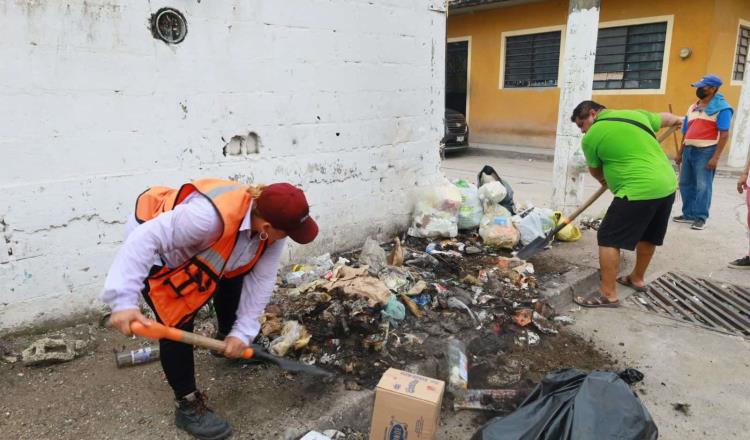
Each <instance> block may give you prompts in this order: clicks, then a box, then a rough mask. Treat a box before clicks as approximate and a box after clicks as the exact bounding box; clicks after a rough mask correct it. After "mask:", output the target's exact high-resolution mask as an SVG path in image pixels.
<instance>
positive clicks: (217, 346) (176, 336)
mask: <svg viewBox="0 0 750 440" xmlns="http://www.w3.org/2000/svg"><path fill="white" fill-rule="evenodd" d="M130 331H132V332H133V334H136V335H138V336H141V337H143V338H149V339H169V340H170V341H176V342H182V343H185V344H190V345H194V346H196V347H202V348H207V349H209V350H213V351H218V352H220V353H222V352H224V350H225V349H226V348H227V343H226V342H224V341H219V340H218V339H213V338H207V337H205V336H201V335H196V334H195V333H190V332H186V331H185V330H180V329H178V328H174V327H167V326H166V325H163V324H159V323H158V322H156V321H149V325H147V326H146V325H143V324H141V323H140V322H139V321H133V322H131V323H130ZM254 354H255V353H254V352H253V349H252V348H249V347H248V348H246V349H245V351H244V352H243V353H242V358H243V359H250V358H251V357H253V355H254Z"/></svg>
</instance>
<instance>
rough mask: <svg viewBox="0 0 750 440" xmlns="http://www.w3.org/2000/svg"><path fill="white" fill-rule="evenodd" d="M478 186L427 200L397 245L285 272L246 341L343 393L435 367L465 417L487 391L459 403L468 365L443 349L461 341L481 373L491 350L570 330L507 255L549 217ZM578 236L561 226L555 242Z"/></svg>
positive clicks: (450, 189)
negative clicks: (337, 377)
mask: <svg viewBox="0 0 750 440" xmlns="http://www.w3.org/2000/svg"><path fill="white" fill-rule="evenodd" d="M477 182H478V183H479V186H478V187H477V186H475V185H473V184H470V183H468V182H466V181H457V182H456V183H455V184H449V185H445V186H438V187H433V188H431V189H430V190H429V191H427V192H425V193H424V194H423V195H422V197H420V198H419V200H418V201H417V203H416V205H415V209H414V217H413V223H412V225H411V227H410V228H409V230H408V233H407V235H405V236H404V237H396V238H394V239H393V240H392V242H389V243H387V244H384V245H382V246H381V244H380V243H378V242H377V241H376V240H375V239H373V238H368V239H367V241H365V243H364V245H363V246H362V248H361V249H360V250H358V251H356V252H350V253H346V254H342V255H335V256H332V255H330V254H325V255H321V256H319V257H316V258H311V259H309V260H307V261H302V262H299V264H295V265H293V266H290V267H289V268H288V271H286V272H282V273H283V276H282V277H281V279H280V284H279V287H278V289H277V290H276V293H275V295H274V297H273V298H272V300H271V304H270V305H269V306H268V307H267V309H266V311H265V313H264V314H263V315H262V317H261V331H260V334H259V336H258V338H257V339H256V341H255V342H256V343H258V344H260V345H263V346H264V347H266V348H268V350H269V351H271V352H272V353H273V354H275V355H277V356H286V357H290V358H294V359H297V360H299V361H301V362H303V363H306V364H308V365H313V364H315V365H318V366H320V367H323V368H327V369H330V370H337V371H339V372H341V373H343V374H345V375H347V380H346V384H347V387H349V388H350V389H359V388H360V387H368V388H372V387H374V385H375V383H376V381H377V380H378V378H380V376H381V375H382V373H383V372H384V371H385V370H386V369H388V368H389V367H395V368H401V369H404V368H405V369H407V370H408V369H409V368H410V367H411V368H415V369H416V368H418V367H416V366H417V365H422V364H425V363H428V364H429V363H431V362H435V363H437V364H438V365H437V366H436V367H435V370H439V371H435V373H434V374H439V375H440V376H442V377H441V378H443V379H445V380H446V383H447V389H448V391H449V393H450V394H452V395H453V396H454V397H457V398H458V399H459V400H460V401H461V402H464V403H463V404H464V405H466V407H472V405H474V406H477V404H476V401H477V400H483V401H486V400H487V396H488V395H490V396H491V395H492V391H493V390H474V391H472V393H473V394H472V393H468V386H467V382H468V381H467V377H466V375H467V373H466V365H465V364H466V362H464V366H463V368H460V369H458V370H456V365H457V364H456V362H458V361H456V359H457V358H456V356H453V355H448V354H446V353H455V350H453V351H451V350H449V346H450V344H454V348H455V343H454V342H450V341H453V340H454V339H455V340H460V341H458V342H459V343H460V344H463V343H467V344H468V349H469V350H468V351H465V350H466V347H464V346H463V345H461V348H460V349H458V350H459V351H462V352H466V355H465V356H469V358H470V359H469V362H470V363H471V364H472V365H481V364H482V362H489V360H488V359H490V357H491V355H497V353H498V352H499V351H502V349H501V348H500V346H504V347H505V348H506V349H507V348H508V347H509V346H515V347H528V346H533V345H536V344H539V343H540V341H541V339H542V338H544V337H546V336H549V335H555V334H557V332H558V326H559V325H560V324H565V323H569V322H570V320H569V318H567V317H557V318H556V317H555V311H554V310H552V308H551V307H550V306H549V305H548V304H546V303H545V302H544V301H541V300H539V298H538V293H537V287H538V282H537V279H536V278H535V275H534V266H533V264H532V263H530V262H527V261H523V260H520V259H518V258H515V257H514V256H513V254H512V253H511V251H512V249H513V248H514V247H516V246H517V245H519V244H525V243H527V242H530V241H532V240H533V239H535V238H537V237H539V236H545V234H546V233H547V232H549V231H550V230H551V229H552V228H553V227H554V226H555V218H556V216H555V214H556V213H554V212H552V211H550V210H543V209H537V208H534V207H528V208H526V209H524V210H523V211H517V207H516V205H515V203H514V201H513V190H512V188H511V187H510V186H509V185H508V184H507V182H505V181H503V180H502V179H501V178H500V177H499V176H498V175H497V173H496V172H495V171H494V170H493V169H492V168H491V167H485V168H484V169H483V170H482V171H481V172H480V173H479V176H478V179H477ZM557 218H558V219H559V216H557ZM459 230H460V231H461V233H460V235H459ZM564 231H565V229H563V230H562V231H561V232H564ZM571 231H572V232H571ZM576 233H577V234H578V235H580V231H578V230H577V228H570V231H567V232H565V234H568V235H564V237H565V238H570V237H573V236H574V235H576ZM573 239H575V238H573ZM555 319H558V321H557V322H556V321H555ZM461 341H463V342H461ZM472 341H479V342H480V343H472ZM492 341H495V344H494V345H493V343H491V342H492ZM497 341H501V342H497ZM482 342H485V343H486V344H482ZM483 345H486V346H487V347H494V351H493V350H486V348H483V347H482V346H483ZM436 353H437V354H438V358H437V359H436V357H435V354H436ZM483 356H484V357H483ZM415 372H416V371H415ZM461 377H462V378H463V379H462V381H463V382H461V380H459V379H458V378H461ZM462 390H463V391H466V392H463V391H462ZM472 399H474V403H472V402H471V400H472ZM459 404H460V402H459ZM485 406H486V405H485Z"/></svg>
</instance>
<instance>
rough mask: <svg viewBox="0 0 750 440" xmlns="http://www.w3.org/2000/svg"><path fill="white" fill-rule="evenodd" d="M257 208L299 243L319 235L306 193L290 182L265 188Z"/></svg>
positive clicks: (264, 217)
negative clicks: (311, 215)
mask: <svg viewBox="0 0 750 440" xmlns="http://www.w3.org/2000/svg"><path fill="white" fill-rule="evenodd" d="M255 207H256V209H257V210H258V213H259V214H260V216H261V217H263V219H264V220H266V221H267V222H268V223H271V226H273V227H274V228H276V229H281V230H282V231H284V232H286V233H287V235H288V236H289V237H290V238H291V239H292V240H294V241H296V242H297V243H299V244H307V243H310V242H311V241H313V240H315V237H316V236H317V235H318V225H317V224H316V223H315V220H313V219H312V217H310V207H309V206H308V205H307V199H306V198H305V193H304V192H302V190H301V189H299V188H297V187H296V186H294V185H291V184H289V183H274V184H272V185H268V186H266V187H265V188H263V192H262V193H260V196H259V197H258V200H256V205H255Z"/></svg>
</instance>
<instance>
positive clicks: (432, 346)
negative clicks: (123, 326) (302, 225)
mask: <svg viewBox="0 0 750 440" xmlns="http://www.w3.org/2000/svg"><path fill="white" fill-rule="evenodd" d="M456 243H457V240H453V241H452V242H444V243H443V244H442V245H439V247H438V248H437V249H438V251H439V252H445V253H443V254H441V253H439V252H438V253H435V254H432V256H433V257H434V259H435V260H437V261H438V264H434V260H429V259H425V258H424V257H421V255H423V252H421V249H424V248H425V246H426V245H429V244H430V243H429V242H425V241H419V240H413V239H410V240H407V242H406V243H405V246H406V253H405V257H406V258H405V259H406V260H407V261H409V260H411V261H412V262H413V263H412V264H413V265H412V266H409V265H408V264H407V265H406V266H405V269H404V270H403V272H400V273H406V275H407V278H408V283H407V284H406V285H404V286H400V287H399V289H402V290H407V289H408V288H410V287H413V285H414V284H415V283H416V282H418V281H424V282H426V284H427V285H428V287H427V288H426V289H424V292H423V295H427V296H425V297H423V299H424V301H422V302H421V303H420V313H421V318H417V317H416V316H414V315H413V314H411V313H410V312H409V311H408V310H407V311H406V316H405V317H404V318H403V319H402V320H401V321H400V322H398V323H397V325H395V326H385V328H384V326H383V325H382V324H383V318H381V315H380V311H379V309H377V308H372V307H360V306H358V305H357V304H356V301H355V300H353V299H352V298H348V297H345V296H342V293H341V292H339V291H331V292H330V294H327V295H324V294H323V292H318V293H316V292H315V290H314V289H313V290H312V291H311V292H309V293H307V294H305V295H290V293H289V289H291V287H289V286H287V287H283V286H282V287H280V288H279V289H277V292H276V294H275V295H274V299H273V300H272V304H273V309H274V313H273V314H272V316H271V317H272V318H273V319H279V320H280V321H283V322H286V321H289V320H292V319H294V320H298V321H299V322H301V323H302V324H303V325H305V326H306V328H307V330H308V331H309V332H310V333H311V337H310V340H309V342H308V343H307V345H306V346H304V347H303V348H300V349H299V350H297V351H294V350H291V351H290V352H289V353H288V354H287V355H286V356H287V357H290V358H292V359H296V360H300V361H302V362H306V363H309V364H316V365H318V366H320V367H322V368H326V369H328V370H329V371H332V372H334V373H336V376H335V377H334V378H333V379H330V380H321V379H319V378H315V377H309V376H304V375H295V374H291V373H286V372H283V371H280V370H278V369H277V368H276V367H274V366H268V365H265V364H251V365H248V364H241V363H239V362H237V361H230V360H227V359H223V358H217V357H215V356H213V355H211V354H210V353H208V352H207V351H205V350H196V376H197V380H198V385H199V387H200V388H201V389H202V390H203V391H205V393H206V394H207V395H208V396H209V402H210V403H211V405H212V406H213V407H214V408H215V409H216V410H217V411H218V412H220V413H221V414H222V415H224V416H225V417H227V418H228V419H229V420H230V421H231V423H232V425H233V427H234V432H235V435H234V438H242V439H267V438H296V437H295V432H296V433H297V434H298V433H299V430H300V427H302V426H308V424H309V423H312V422H314V421H316V420H318V419H320V418H321V417H324V416H326V415H329V414H330V411H331V409H332V408H337V407H340V406H341V402H344V401H346V399H347V398H349V397H350V396H356V395H358V394H357V393H370V391H368V390H372V389H373V388H374V387H375V386H376V384H377V382H378V380H379V379H380V376H381V374H382V373H383V371H385V370H386V369H387V368H389V367H395V368H399V369H405V370H408V371H412V372H415V373H420V374H424V375H427V376H431V377H437V378H441V379H446V378H447V375H448V373H447V371H448V367H447V358H446V340H447V339H448V338H449V337H455V338H457V339H460V340H461V341H462V342H463V344H464V345H465V347H466V355H467V358H468V363H469V366H470V367H469V384H468V385H469V388H470V389H514V390H522V393H521V395H520V396H519V398H518V399H516V401H514V402H513V403H512V405H510V406H509V405H499V406H498V407H496V408H495V411H475V410H461V411H455V410H454V408H453V404H454V402H453V398H452V396H451V395H450V394H448V393H446V397H445V398H444V401H443V410H442V418H441V425H440V431H439V436H438V438H440V439H446V440H448V439H456V440H458V439H467V438H469V437H471V435H473V434H474V433H475V432H476V431H477V429H478V428H479V427H480V426H481V425H482V424H483V423H484V422H486V421H487V420H489V418H491V417H493V416H496V415H500V414H503V413H507V412H508V411H511V410H512V409H513V408H514V407H515V405H516V404H517V403H519V402H520V400H521V399H522V397H523V394H524V393H525V392H527V391H528V390H530V389H531V388H532V387H533V386H534V385H535V384H536V383H537V382H538V381H539V380H540V379H541V378H542V377H544V375H545V374H547V373H548V372H550V371H553V370H555V369H558V368H565V367H575V368H580V369H583V370H594V369H612V368H614V367H615V365H614V364H613V362H612V361H611V359H610V357H609V356H608V355H606V354H605V353H601V352H599V351H597V350H596V349H595V348H594V347H593V346H592V345H591V344H590V343H588V342H587V341H583V340H581V339H580V338H578V337H576V336H573V335H572V334H570V333H568V332H567V331H566V330H565V328H562V327H561V326H560V325H558V324H551V322H552V319H553V318H554V316H555V315H556V314H557V313H556V312H555V311H551V310H549V309H548V308H545V307H544V306H543V303H540V302H539V301H538V294H537V290H536V285H537V284H538V283H544V282H545V281H546V280H551V279H554V278H555V277H557V276H559V274H561V273H563V272H564V271H565V270H568V269H570V268H569V267H567V266H563V265H562V264H561V263H560V262H556V261H546V260H544V258H537V259H535V260H534V266H535V268H536V271H535V272H536V273H535V274H534V275H531V274H529V273H528V272H522V271H516V272H517V273H518V274H523V276H522V277H517V278H516V276H515V275H513V274H510V275H509V272H507V270H509V268H508V267H507V264H508V256H507V255H502V254H501V253H496V252H493V251H491V250H488V249H484V248H482V247H481V245H479V244H478V243H476V241H474V240H472V238H471V237H469V238H466V239H464V240H463V242H460V243H461V246H457V245H456ZM468 246H476V247H477V248H478V250H479V252H474V251H472V254H471V255H469V254H467V253H466V252H465V250H466V249H465V248H466V247H468ZM457 249H460V250H457ZM385 250H386V251H388V252H390V250H391V249H390V247H387V249H385ZM451 251H452V252H451ZM346 257H348V258H349V259H350V260H353V261H355V263H353V264H352V265H353V266H355V267H356V266H357V264H356V259H357V255H356V254H349V255H346ZM414 261H417V263H414ZM425 261H428V263H426V264H427V265H425ZM513 264H516V263H513ZM518 267H520V266H518ZM498 268H499V269H498ZM510 269H512V268H510ZM498 270H499V272H498ZM482 271H484V274H483V272H482ZM386 272H388V271H386ZM389 273H390V275H393V273H396V274H398V273H399V272H389ZM498 273H499V275H498ZM467 275H469V278H467ZM381 276H382V272H381ZM508 277H511V278H512V279H510V278H508ZM309 298H317V299H316V300H315V301H313V302H312V303H311V302H310V301H309ZM414 298H417V297H416V296H414ZM451 298H455V299H451ZM456 299H460V301H461V302H462V303H463V304H464V305H466V306H468V308H469V309H471V310H472V313H469V312H468V311H466V310H465V309H464V308H463V306H461V307H456ZM355 309H356V313H355V312H354V310H355ZM519 310H525V311H527V313H528V315H524V313H521V312H519ZM332 311H335V312H336V313H333V314H332V313H331V312H332ZM534 311H536V312H537V313H534ZM561 312H564V311H561ZM472 314H473V315H474V316H472ZM332 315H333V318H332V317H331V316H332ZM524 316H526V317H527V318H528V319H526V320H524ZM532 316H533V319H532V318H531V317H532ZM213 319H214V318H213V317H212V316H211V315H210V313H207V314H204V315H202V317H201V318H200V320H199V322H198V325H197V331H198V332H203V333H204V334H208V335H211V333H212V331H213V328H215V326H214V324H213ZM269 336H270V337H266V339H265V340H264V341H263V340H260V341H258V342H261V343H265V344H266V345H268V343H269V342H270V341H271V340H272V339H273V338H274V337H278V335H274V334H270V335H269ZM41 337H52V338H55V339H65V340H78V341H81V342H79V344H78V345H79V347H80V349H79V350H78V351H77V352H78V354H79V356H78V357H77V358H76V359H75V360H73V361H70V362H66V363H61V364H55V365H49V366H35V367H29V366H24V364H23V362H21V361H15V362H14V356H15V355H16V354H18V353H20V352H21V351H22V350H23V349H24V348H26V347H27V346H28V345H29V344H30V343H31V342H33V341H34V340H36V339H39V338H41ZM260 339H262V338H260ZM153 344H154V342H153V341H145V340H142V339H131V338H126V337H124V336H122V335H119V334H117V333H115V332H114V331H112V330H111V329H108V328H106V327H105V326H103V325H102V322H95V323H86V324H80V325H78V326H75V327H69V328H65V329H60V330H55V331H49V332H46V333H44V334H36V335H17V336H14V337H10V338H5V339H4V340H3V341H2V343H1V344H0V351H1V352H3V353H0V354H2V355H3V356H4V359H5V361H3V362H2V363H0V389H1V390H2V393H3V399H2V400H1V401H0V432H2V433H3V434H2V437H3V438H13V439H35V440H36V439H54V440H67V439H71V440H72V439H123V438H127V439H132V440H135V439H188V438H191V437H190V436H188V435H187V434H185V433H183V432H181V431H179V430H178V429H176V428H175V427H174V425H173V411H174V401H173V398H172V395H171V391H170V389H169V386H168V385H167V383H166V381H165V378H164V375H163V373H162V371H161V368H160V365H159V363H158V362H151V363H148V364H143V365H138V366H134V367H128V368H118V367H117V366H116V364H115V354H114V353H115V352H121V351H128V350H134V349H138V348H141V347H144V346H149V345H153ZM337 405H338V406H337ZM357 422H358V423H354V424H355V425H359V426H336V428H337V429H339V430H341V431H344V432H345V433H347V434H348V435H347V436H346V439H349V440H355V439H360V438H366V435H365V433H366V431H367V426H366V422H365V423H362V420H358V421H357ZM362 425H365V426H362ZM313 428H315V426H310V429H313ZM295 430H296V431H295ZM297 437H298V435H297Z"/></svg>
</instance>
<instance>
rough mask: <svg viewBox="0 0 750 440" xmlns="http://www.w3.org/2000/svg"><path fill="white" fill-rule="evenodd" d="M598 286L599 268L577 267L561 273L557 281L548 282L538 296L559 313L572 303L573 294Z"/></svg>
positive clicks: (588, 290)
mask: <svg viewBox="0 0 750 440" xmlns="http://www.w3.org/2000/svg"><path fill="white" fill-rule="evenodd" d="M598 286H599V270H598V269H594V268H591V267H577V268H575V269H573V270H570V271H568V272H565V273H564V274H562V276H561V279H560V281H559V282H549V283H548V286H546V287H544V288H543V289H542V290H541V292H540V296H541V297H543V298H545V299H546V300H547V301H548V302H549V304H550V305H551V306H552V307H553V308H554V309H555V310H557V311H558V313H561V312H562V310H564V309H565V308H566V307H568V306H570V305H571V304H573V296H574V295H577V294H586V293H590V292H592V291H594V290H595V289H597V287H598ZM563 314H564V313H563Z"/></svg>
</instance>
